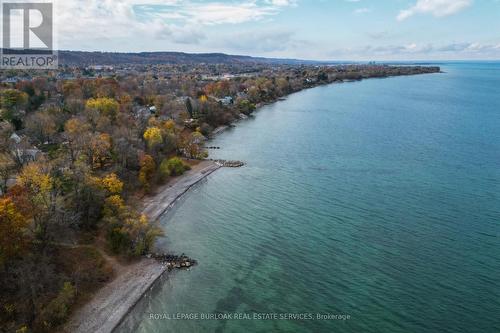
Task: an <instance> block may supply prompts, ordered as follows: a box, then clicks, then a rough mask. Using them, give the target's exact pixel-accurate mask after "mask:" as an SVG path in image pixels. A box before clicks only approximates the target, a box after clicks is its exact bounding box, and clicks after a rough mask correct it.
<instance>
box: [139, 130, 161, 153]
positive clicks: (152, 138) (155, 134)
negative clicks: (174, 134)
mask: <svg viewBox="0 0 500 333" xmlns="http://www.w3.org/2000/svg"><path fill="white" fill-rule="evenodd" d="M143 137H144V140H146V142H147V144H148V147H149V148H150V149H151V148H153V147H155V146H156V145H159V144H161V143H163V137H162V135H161V130H160V129H159V128H158V127H148V128H147V129H146V131H145V132H144V135H143Z"/></svg>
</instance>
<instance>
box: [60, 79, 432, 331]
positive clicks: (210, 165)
mask: <svg viewBox="0 0 500 333" xmlns="http://www.w3.org/2000/svg"><path fill="white" fill-rule="evenodd" d="M436 73H439V72H436ZM423 74H435V73H417V74H401V75H390V76H387V77H381V78H391V77H396V76H413V75H423ZM372 78H377V77H367V78H362V79H359V80H352V81H340V82H339V81H335V82H329V83H325V84H317V85H311V86H307V87H304V88H303V89H299V90H297V91H291V92H290V93H289V94H287V95H285V96H281V97H279V98H276V99H275V100H272V101H266V102H262V103H259V104H258V105H257V107H256V109H255V111H254V112H256V111H260V110H261V109H262V108H263V107H265V106H267V105H270V104H274V103H276V102H279V101H283V100H286V99H287V98H288V97H289V96H290V95H293V94H295V93H299V92H301V91H303V90H308V89H313V88H318V87H322V86H328V85H333V84H339V83H348V82H358V81H363V80H367V79H372ZM240 120H242V119H237V120H236V121H234V122H233V123H231V124H230V125H224V126H219V127H217V128H216V129H214V131H213V132H212V133H211V135H210V139H213V138H214V137H215V136H217V135H219V134H221V133H223V132H224V131H226V130H227V129H229V128H230V127H233V126H235V124H236V123H238V122H239V121H240ZM221 167H223V166H222V165H219V164H217V163H216V162H215V161H212V160H203V161H201V162H200V163H199V164H196V165H194V166H192V169H191V170H189V171H187V172H186V173H185V174H184V175H182V176H179V177H176V178H174V179H172V180H171V181H170V182H168V183H167V184H165V185H162V186H160V187H158V188H157V189H156V190H155V192H154V193H152V194H150V195H148V196H147V197H145V198H143V199H142V200H141V201H142V202H141V206H142V209H141V212H142V213H144V214H146V215H147V216H148V218H149V219H151V220H152V221H157V220H158V219H159V218H160V217H161V216H162V215H164V214H165V213H167V212H168V211H169V210H170V209H171V208H172V207H173V206H174V205H175V203H176V202H177V200H179V199H180V198H181V197H182V196H183V195H184V194H185V193H186V192H188V191H189V190H190V189H191V188H192V187H193V186H195V185H196V184H198V183H199V182H200V181H202V180H203V179H205V178H206V177H207V176H209V175H210V174H212V173H213V172H215V171H216V170H218V169H219V168H221ZM126 267H127V268H128V272H124V273H122V274H119V275H118V276H117V277H116V278H115V279H114V280H112V281H111V282H110V283H109V284H108V285H106V286H105V287H104V288H102V289H101V290H99V291H98V292H97V293H96V294H95V295H94V296H93V298H92V299H91V300H90V301H89V302H88V303H87V304H85V305H84V306H83V307H82V308H81V309H78V310H77V311H76V312H75V313H74V314H73V315H72V316H71V317H70V320H69V321H68V323H67V324H66V325H64V329H63V331H64V332H71V333H73V332H75V333H86V332H95V333H111V332H113V331H114V330H115V329H116V328H117V327H118V326H119V325H120V324H121V323H122V322H123V320H124V318H125V317H126V316H127V314H128V313H130V311H132V309H133V308H134V306H135V305H136V304H137V303H138V302H139V301H140V300H141V299H142V297H143V296H144V294H145V293H146V292H147V291H148V290H150V289H151V288H152V287H153V285H154V284H155V282H156V281H158V280H159V279H160V277H162V276H163V274H164V273H165V272H166V271H167V270H168V269H167V266H166V265H164V264H162V263H160V262H158V261H156V260H154V259H149V258H141V259H140V260H139V261H138V262H136V263H133V264H130V265H127V266H126Z"/></svg>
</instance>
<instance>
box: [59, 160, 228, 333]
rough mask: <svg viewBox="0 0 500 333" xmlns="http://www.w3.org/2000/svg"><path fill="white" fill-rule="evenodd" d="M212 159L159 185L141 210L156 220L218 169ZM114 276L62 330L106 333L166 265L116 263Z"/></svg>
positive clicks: (129, 308) (80, 332)
mask: <svg viewBox="0 0 500 333" xmlns="http://www.w3.org/2000/svg"><path fill="white" fill-rule="evenodd" d="M219 168H220V166H219V165H217V164H216V163H215V162H212V161H203V162H201V163H199V164H197V165H195V166H193V167H192V169H191V170H189V171H188V172H186V173H185V174H184V175H182V176H180V177H177V178H175V179H173V180H171V181H170V182H169V183H168V184H166V185H164V186H162V187H160V188H158V190H157V191H156V193H155V194H154V195H152V196H150V197H147V198H145V200H144V201H143V213H145V214H146V215H148V217H149V218H150V219H151V220H157V219H158V218H159V217H160V216H161V215H162V214H164V213H165V212H167V211H168V209H170V208H171V207H172V206H173V205H174V204H175V202H176V201H177V199H179V198H180V197H181V196H182V195H183V194H184V193H186V192H187V191H188V190H189V189H190V188H191V187H193V186H194V185H195V184H197V183H198V182H200V181H201V180H202V179H204V178H205V177H206V176H208V175H209V174H211V173H212V172H214V171H215V170H217V169H219ZM114 266H115V273H116V276H117V277H116V278H115V279H114V280H113V281H111V282H110V283H109V284H108V285H106V286H105V287H104V288H102V289H101V290H99V291H98V292H97V293H96V294H95V295H94V297H93V298H92V300H90V301H89V302H88V303H87V304H86V305H85V306H83V307H82V308H81V309H79V310H77V311H76V312H75V313H74V314H73V315H72V317H71V318H70V320H69V321H68V323H67V324H66V325H65V328H64V331H65V332H71V333H109V332H112V331H113V329H115V328H116V327H117V326H118V324H119V323H120V322H121V320H122V319H123V317H125V316H126V315H127V313H128V312H129V311H130V310H131V309H132V308H133V307H134V305H135V304H136V303H137V302H138V301H139V300H140V299H141V297H142V295H144V293H145V292H146V291H147V290H148V289H149V288H151V287H152V285H153V284H154V282H155V281H156V280H157V279H158V278H159V277H160V276H161V275H162V274H163V273H164V272H165V271H166V266H164V265H162V264H161V263H159V262H157V261H156V260H153V259H146V258H144V259H141V260H139V261H138V262H136V263H133V264H130V265H126V266H121V265H119V264H116V263H115V265H114Z"/></svg>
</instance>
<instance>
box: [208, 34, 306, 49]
mask: <svg viewBox="0 0 500 333" xmlns="http://www.w3.org/2000/svg"><path fill="white" fill-rule="evenodd" d="M211 44H212V45H214V46H218V47H221V48H228V49H229V50H231V51H233V52H249V53H252V54H256V53H260V54H262V53H275V52H281V51H287V52H288V51H291V50H297V49H302V48H304V47H305V46H307V45H309V42H307V41H301V40H298V39H296V38H295V34H294V33H293V32H292V31H289V30H282V29H266V30H262V29H259V30H253V31H247V32H237V33H233V34H230V35H227V36H222V37H221V38H220V39H218V40H215V41H212V42H211Z"/></svg>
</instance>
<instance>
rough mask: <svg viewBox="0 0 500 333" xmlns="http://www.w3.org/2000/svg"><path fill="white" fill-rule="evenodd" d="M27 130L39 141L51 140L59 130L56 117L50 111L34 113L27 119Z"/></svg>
mask: <svg viewBox="0 0 500 333" xmlns="http://www.w3.org/2000/svg"><path fill="white" fill-rule="evenodd" d="M26 132H27V134H28V135H29V136H30V137H32V138H34V139H36V141H38V142H39V143H44V142H46V141H47V142H50V141H51V140H52V138H53V136H54V134H55V133H56V132H57V127H56V119H55V117H53V116H52V115H51V114H50V113H49V112H48V111H40V112H35V113H32V114H30V115H29V116H28V117H27V119H26Z"/></svg>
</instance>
